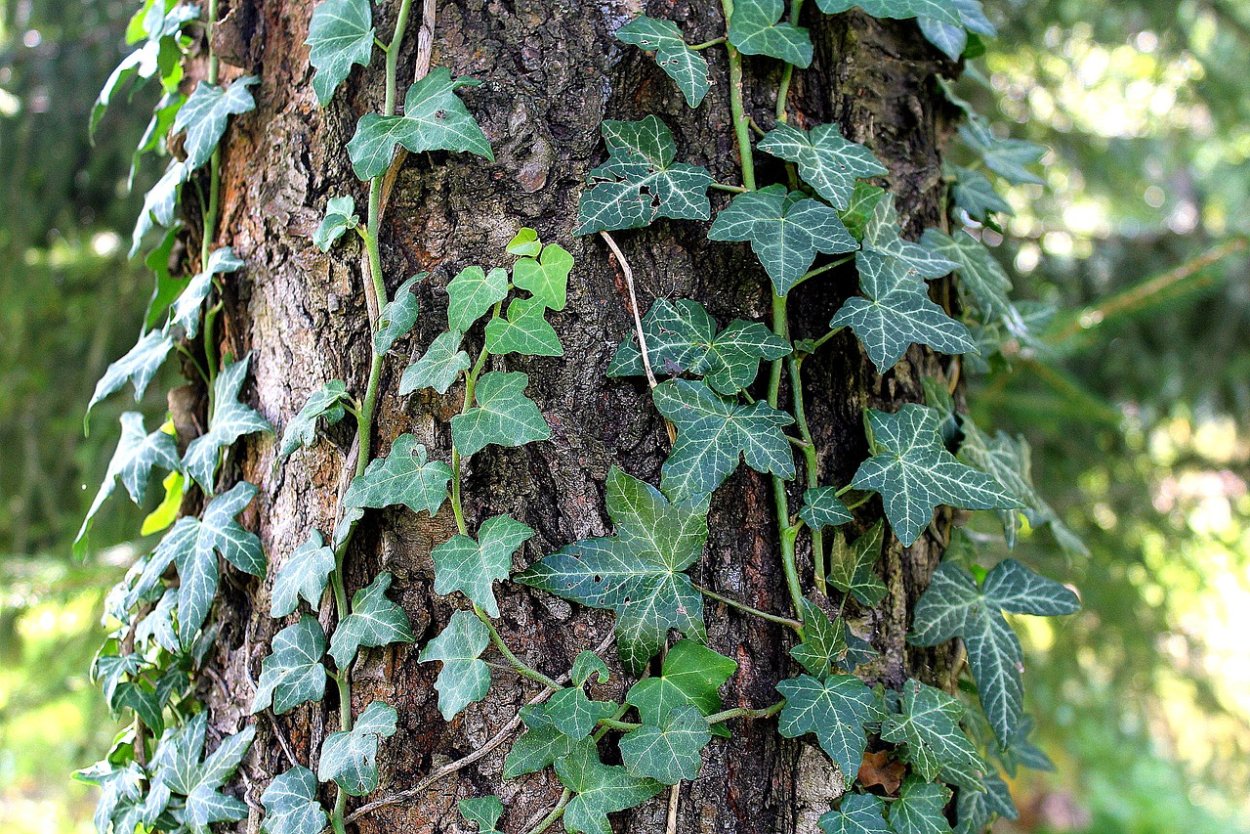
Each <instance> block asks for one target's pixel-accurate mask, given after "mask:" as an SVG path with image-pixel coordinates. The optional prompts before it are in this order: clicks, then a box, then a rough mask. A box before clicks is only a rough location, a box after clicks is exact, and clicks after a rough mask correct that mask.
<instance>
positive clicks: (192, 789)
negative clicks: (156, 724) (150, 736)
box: [152, 712, 256, 834]
mask: <svg viewBox="0 0 1250 834" xmlns="http://www.w3.org/2000/svg"><path fill="white" fill-rule="evenodd" d="M207 719H208V714H207V713H205V712H201V713H200V714H199V715H197V716H195V717H194V718H192V719H191V720H190V721H188V722H187V723H186V724H185V725H184V726H183V727H182V728H180V729H178V730H174V731H166V733H165V735H164V736H162V737H161V740H160V743H159V744H157V747H156V752H155V753H154V754H153V756H152V766H153V767H154V768H155V769H156V771H157V774H158V776H157V778H158V779H159V780H160V781H161V782H163V783H164V784H165V786H167V787H168V788H169V789H170V790H171V791H172V792H174V793H177V794H181V795H183V796H185V797H186V807H185V811H184V813H185V823H186V825H187V826H188V827H189V828H190V829H191V830H192V831H193V832H196V834H206V832H207V831H208V828H209V826H210V825H212V824H213V823H217V822H238V821H239V820H242V819H246V818H247V810H248V809H247V805H246V804H245V803H244V802H243V801H242V800H239V799H236V798H235V797H233V796H229V795H227V794H224V793H221V791H220V788H221V786H222V785H223V784H225V782H226V780H227V779H229V778H230V776H231V775H233V773H234V772H235V770H237V769H238V767H239V762H241V761H242V760H243V756H244V755H245V754H246V753H247V750H248V748H249V747H251V745H252V739H253V737H254V736H255V735H256V728H255V727H247V728H246V729H244V730H243V731H241V732H238V733H235V734H234V735H231V736H227V737H226V738H224V739H222V742H221V744H220V745H218V746H217V749H216V750H214V751H213V752H212V753H210V754H209V755H208V756H206V757H204V760H203V762H201V761H200V757H201V755H202V754H203V751H204V736H205V730H206V728H207V723H208V721H207Z"/></svg>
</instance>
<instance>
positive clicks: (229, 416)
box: [182, 354, 273, 495]
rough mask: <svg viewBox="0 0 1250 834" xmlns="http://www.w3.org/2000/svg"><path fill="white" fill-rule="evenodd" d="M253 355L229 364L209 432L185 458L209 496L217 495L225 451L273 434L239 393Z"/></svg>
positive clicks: (216, 388)
mask: <svg viewBox="0 0 1250 834" xmlns="http://www.w3.org/2000/svg"><path fill="white" fill-rule="evenodd" d="M251 361H252V356H251V354H248V355H246V356H244V357H243V358H242V359H240V360H239V361H238V362H233V363H231V364H229V365H227V366H226V367H225V368H224V369H223V370H222V372H221V373H219V374H218V375H217V379H216V380H215V381H214V383H213V402H214V405H215V408H214V410H213V416H212V419H211V420H210V421H209V424H208V431H207V432H206V433H204V434H202V435H200V436H199V437H197V438H195V439H194V440H192V441H191V443H190V444H189V445H188V446H187V453H186V455H185V456H184V457H183V459H182V463H183V467H184V469H185V470H186V473H187V474H188V475H190V476H191V477H192V478H193V479H194V480H195V482H196V483H197V484H199V485H200V488H201V489H203V490H204V492H205V493H206V494H208V495H212V494H213V488H214V486H215V483H214V482H215V479H216V478H215V476H216V474H217V465H218V463H219V462H220V459H221V450H222V449H225V448H227V447H229V446H230V445H231V444H233V443H234V442H235V441H236V440H238V439H239V438H240V437H243V436H245V435H249V434H255V433H256V432H272V431H273V426H271V425H269V421H268V420H266V419H265V418H264V417H262V416H261V415H260V414H259V413H258V412H257V411H255V410H254V409H253V408H252V407H251V406H248V405H244V404H243V403H241V402H239V392H240V391H241V390H242V388H243V383H244V381H246V380H247V369H248V366H249V365H250V364H251Z"/></svg>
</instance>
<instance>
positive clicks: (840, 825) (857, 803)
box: [818, 793, 890, 834]
mask: <svg viewBox="0 0 1250 834" xmlns="http://www.w3.org/2000/svg"><path fill="white" fill-rule="evenodd" d="M884 814H885V803H884V802H882V801H881V799H880V798H879V797H876V796H873V795H871V794H865V793H852V794H846V795H844V796H843V797H842V804H841V805H840V806H839V807H838V810H836V811H829V812H828V813H826V814H824V815H823V816H822V817H821V818H820V820H819V823H818V824H819V825H820V829H821V830H822V831H824V832H825V834H890V829H889V827H888V826H887V825H886V824H885V816H884Z"/></svg>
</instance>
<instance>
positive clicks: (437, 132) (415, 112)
mask: <svg viewBox="0 0 1250 834" xmlns="http://www.w3.org/2000/svg"><path fill="white" fill-rule="evenodd" d="M479 84H481V82H480V81H477V80H475V79H472V78H455V79H453V78H452V77H451V71H450V70H449V69H447V68H446V67H437V68H436V69H434V70H431V71H430V74H429V75H427V76H426V77H425V78H422V79H421V80H420V81H417V82H416V83H415V84H413V85H412V86H411V87H409V88H408V92H407V94H406V95H405V96H404V115H402V116H380V115H378V114H376V113H369V114H367V115H365V116H364V117H362V118H361V119H360V121H359V122H357V124H356V134H355V135H354V136H353V137H352V139H351V141H350V142H348V143H347V153H348V155H349V156H350V157H351V160H352V168H353V170H355V172H356V176H357V178H359V179H361V180H369V179H373V178H374V177H376V176H378V175H380V174H381V173H382V172H383V171H385V170H386V168H387V166H388V165H390V164H391V156H392V155H393V154H394V153H395V146H396V145H403V146H404V147H405V148H407V149H408V150H409V151H410V152H412V153H421V152H422V151H454V152H461V151H463V152H468V153H473V154H477V155H478V156H481V157H485V158H486V159H488V160H490V161H491V162H494V161H495V155H494V153H493V152H492V151H491V149H490V140H488V139H487V138H486V134H484V133H482V129H481V128H480V127H478V124H477V122H476V121H475V120H474V118H473V116H472V115H471V114H470V113H469V110H468V108H466V107H465V106H464V102H463V101H461V100H460V97H459V96H458V95H456V90H458V89H459V88H461V87H476V86H478V85H479Z"/></svg>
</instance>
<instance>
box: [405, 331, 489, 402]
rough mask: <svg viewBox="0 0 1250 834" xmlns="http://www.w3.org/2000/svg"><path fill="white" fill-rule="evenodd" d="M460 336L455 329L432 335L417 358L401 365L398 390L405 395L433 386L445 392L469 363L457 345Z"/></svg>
mask: <svg viewBox="0 0 1250 834" xmlns="http://www.w3.org/2000/svg"><path fill="white" fill-rule="evenodd" d="M461 338H463V337H462V336H461V335H460V332H459V331H456V330H445V331H443V332H442V333H439V334H438V335H437V336H435V337H434V341H433V342H430V346H429V348H427V349H426V351H425V353H423V354H422V355H421V358H420V359H418V360H417V361H416V362H413V363H412V364H411V365H409V366H408V367H407V368H405V369H404V375H403V377H402V378H401V379H400V381H399V393H400V394H401V395H406V394H411V393H412V392H413V391H418V390H420V389H422V388H433V389H434V390H435V391H437V392H438V393H440V394H446V393H447V390H448V389H449V388H451V386H452V385H454V384H455V383H456V380H457V379H458V378H459V377H460V374H461V373H462V372H464V371H467V370H468V369H469V366H470V365H472V364H473V362H472V360H470V359H469V354H467V353H465V352H464V351H463V350H461V349H460V340H461Z"/></svg>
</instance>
